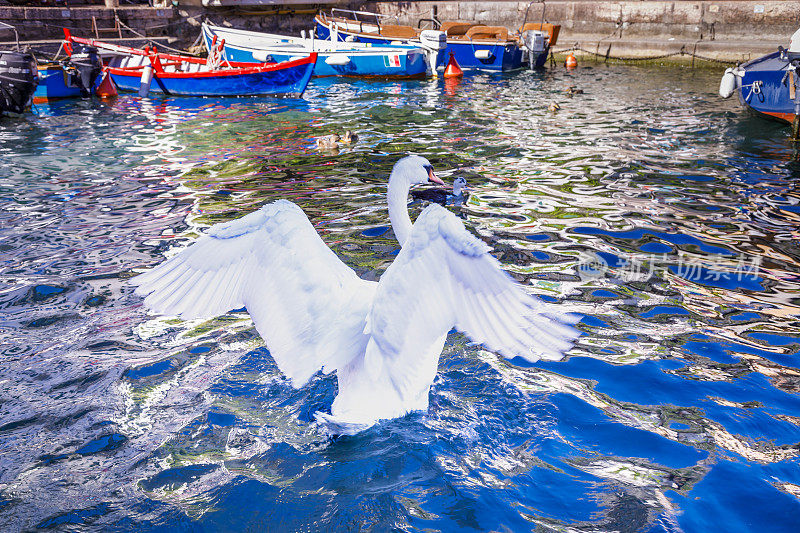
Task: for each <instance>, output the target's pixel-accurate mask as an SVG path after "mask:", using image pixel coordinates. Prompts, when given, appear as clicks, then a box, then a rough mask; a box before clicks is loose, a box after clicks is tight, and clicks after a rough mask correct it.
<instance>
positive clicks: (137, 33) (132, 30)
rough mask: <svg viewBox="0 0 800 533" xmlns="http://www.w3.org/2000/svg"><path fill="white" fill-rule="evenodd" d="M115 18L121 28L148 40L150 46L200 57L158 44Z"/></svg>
mask: <svg viewBox="0 0 800 533" xmlns="http://www.w3.org/2000/svg"><path fill="white" fill-rule="evenodd" d="M114 18H115V19H116V21H117V24H119V26H120V28H125V29H126V30H128V31H129V32H131V33H132V34H134V35H136V36H138V37H141V38H142V39H146V40H147V41H148V42H149V43H150V44H152V45H154V46H158V47H159V48H166V49H167V50H170V51H172V52H177V53H178V54H184V55H190V56H195V57H199V56H198V55H197V54H192V53H190V52H187V51H185V50H178V49H177V48H172V47H171V46H168V45H166V44H163V43H157V42H155V41H153V40H152V39H153V38H152V37H148V36H147V35H143V34H141V33H139V32H138V31H136V30H134V29H133V28H131V27H130V26H128V25H127V24H125V23H124V22H122V21H121V20H119V17H117V16H114Z"/></svg>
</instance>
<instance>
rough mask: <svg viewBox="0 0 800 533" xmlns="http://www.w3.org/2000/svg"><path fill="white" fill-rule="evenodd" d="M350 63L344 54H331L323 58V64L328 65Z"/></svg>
mask: <svg viewBox="0 0 800 533" xmlns="http://www.w3.org/2000/svg"><path fill="white" fill-rule="evenodd" d="M348 63H350V58H349V57H347V55H346V54H331V55H329V56H328V57H327V59H325V64H326V65H330V66H332V67H333V66H344V65H346V64H348Z"/></svg>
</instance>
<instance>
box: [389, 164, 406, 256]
mask: <svg viewBox="0 0 800 533" xmlns="http://www.w3.org/2000/svg"><path fill="white" fill-rule="evenodd" d="M409 189H410V186H409V184H408V181H407V180H405V179H403V178H402V177H400V176H396V175H395V174H394V173H392V176H391V177H390V178H389V190H388V191H387V194H386V196H387V198H386V199H387V200H388V203H389V220H390V221H391V222H392V229H393V230H394V236H395V237H397V241H398V242H399V243H400V246H403V245H404V244H405V242H406V240H407V239H408V236H409V235H411V217H409V216H408V190H409Z"/></svg>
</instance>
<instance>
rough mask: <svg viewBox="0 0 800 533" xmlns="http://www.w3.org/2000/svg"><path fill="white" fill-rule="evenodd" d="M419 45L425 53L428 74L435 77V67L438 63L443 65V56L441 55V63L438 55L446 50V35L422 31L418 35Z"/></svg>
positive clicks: (439, 32)
mask: <svg viewBox="0 0 800 533" xmlns="http://www.w3.org/2000/svg"><path fill="white" fill-rule="evenodd" d="M419 44H420V47H421V48H422V49H423V50H424V51H425V57H426V58H427V60H428V69H429V70H430V74H431V75H433V76H436V67H438V66H439V63H442V64H444V54H441V55H442V61H439V55H440V53H441V52H442V51H444V49H445V48H447V34H446V33H445V32H443V31H439V30H422V31H421V32H420V34H419Z"/></svg>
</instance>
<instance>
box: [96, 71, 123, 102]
mask: <svg viewBox="0 0 800 533" xmlns="http://www.w3.org/2000/svg"><path fill="white" fill-rule="evenodd" d="M94 92H95V94H96V95H97V96H99V97H100V98H113V97H115V96H117V86H116V85H114V80H112V79H111V76H110V75H109V74H108V71H105V72H104V73H103V80H102V81H101V82H100V85H98V86H97V89H95V91H94Z"/></svg>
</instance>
